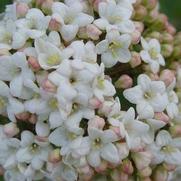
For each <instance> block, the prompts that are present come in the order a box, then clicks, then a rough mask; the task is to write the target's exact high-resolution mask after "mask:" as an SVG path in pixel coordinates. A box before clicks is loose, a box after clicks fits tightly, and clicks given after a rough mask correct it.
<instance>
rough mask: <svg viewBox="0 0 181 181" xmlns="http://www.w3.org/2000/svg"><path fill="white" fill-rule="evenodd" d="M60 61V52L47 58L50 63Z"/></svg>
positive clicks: (53, 63)
mask: <svg viewBox="0 0 181 181" xmlns="http://www.w3.org/2000/svg"><path fill="white" fill-rule="evenodd" d="M60 62H61V58H60V55H59V54H53V55H50V56H49V57H48V58H47V64H48V65H59V64H60Z"/></svg>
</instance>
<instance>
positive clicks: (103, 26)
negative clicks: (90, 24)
mask: <svg viewBox="0 0 181 181" xmlns="http://www.w3.org/2000/svg"><path fill="white" fill-rule="evenodd" d="M94 24H95V25H96V26H97V27H98V28H100V29H101V30H105V29H106V28H107V27H108V26H109V23H108V21H107V20H106V19H103V18H100V19H96V20H95V21H94Z"/></svg>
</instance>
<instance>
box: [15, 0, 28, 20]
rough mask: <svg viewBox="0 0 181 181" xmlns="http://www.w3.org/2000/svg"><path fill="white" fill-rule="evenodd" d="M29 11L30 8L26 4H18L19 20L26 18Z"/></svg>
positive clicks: (17, 13)
mask: <svg viewBox="0 0 181 181" xmlns="http://www.w3.org/2000/svg"><path fill="white" fill-rule="evenodd" d="M28 10H29V7H28V5H27V4H26V3H23V2H21V3H17V4H16V15H17V17H18V18H22V17H24V16H25V15H26V14H27V12H28Z"/></svg>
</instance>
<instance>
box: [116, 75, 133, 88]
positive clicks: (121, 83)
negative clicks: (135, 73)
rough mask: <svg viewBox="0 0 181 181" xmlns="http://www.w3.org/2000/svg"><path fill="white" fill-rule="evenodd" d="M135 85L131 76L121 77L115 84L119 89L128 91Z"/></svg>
mask: <svg viewBox="0 0 181 181" xmlns="http://www.w3.org/2000/svg"><path fill="white" fill-rule="evenodd" d="M132 85H133V79H132V78H131V77H130V76H129V75H126V74H124V75H121V77H120V78H119V79H118V80H117V81H116V82H115V87H116V88H118V89H127V88H130V87H131V86H132Z"/></svg>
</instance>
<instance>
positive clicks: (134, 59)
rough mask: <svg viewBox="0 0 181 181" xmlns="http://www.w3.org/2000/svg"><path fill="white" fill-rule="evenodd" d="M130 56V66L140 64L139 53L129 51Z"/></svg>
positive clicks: (133, 66)
mask: <svg viewBox="0 0 181 181" xmlns="http://www.w3.org/2000/svg"><path fill="white" fill-rule="evenodd" d="M131 54H132V58H131V60H130V62H129V63H130V65H131V67H132V68H135V67H137V66H139V65H140V64H141V57H140V54H139V53H137V52H131Z"/></svg>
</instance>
